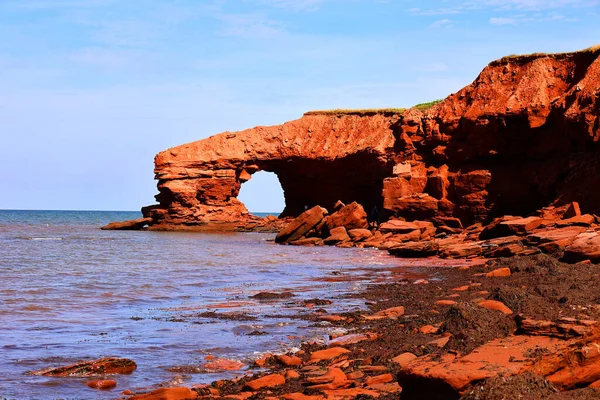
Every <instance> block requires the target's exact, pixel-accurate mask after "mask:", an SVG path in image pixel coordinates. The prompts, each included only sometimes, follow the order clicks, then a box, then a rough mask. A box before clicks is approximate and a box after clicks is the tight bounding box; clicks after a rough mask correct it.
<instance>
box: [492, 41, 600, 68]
mask: <svg viewBox="0 0 600 400" xmlns="http://www.w3.org/2000/svg"><path fill="white" fill-rule="evenodd" d="M586 53H589V54H595V53H600V44H599V45H596V46H592V47H588V48H587V49H583V50H578V51H572V52H566V53H532V54H511V55H508V56H506V57H502V58H501V59H499V60H496V61H492V62H491V63H490V65H492V66H493V65H501V64H506V63H507V62H529V61H533V60H535V59H538V58H542V57H557V58H564V57H571V56H574V55H576V54H586Z"/></svg>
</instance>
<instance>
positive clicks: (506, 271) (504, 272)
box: [485, 268, 510, 278]
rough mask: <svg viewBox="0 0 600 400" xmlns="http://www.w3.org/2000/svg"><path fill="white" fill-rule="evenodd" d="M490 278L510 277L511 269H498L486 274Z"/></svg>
mask: <svg viewBox="0 0 600 400" xmlns="http://www.w3.org/2000/svg"><path fill="white" fill-rule="evenodd" d="M485 276H486V277H488V278H494V277H507V276H510V268H498V269H495V270H493V271H490V272H488V273H487V274H485Z"/></svg>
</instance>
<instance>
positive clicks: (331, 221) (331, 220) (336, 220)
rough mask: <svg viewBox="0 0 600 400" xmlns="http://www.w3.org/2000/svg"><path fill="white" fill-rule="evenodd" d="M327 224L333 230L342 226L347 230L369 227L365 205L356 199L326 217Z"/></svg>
mask: <svg viewBox="0 0 600 400" xmlns="http://www.w3.org/2000/svg"><path fill="white" fill-rule="evenodd" d="M325 226H326V227H327V229H329V230H330V231H331V230H332V229H333V228H336V227H340V226H343V227H345V228H346V229H347V230H350V229H363V228H367V227H368V226H369V224H368V222H367V213H366V212H365V210H364V208H363V206H361V205H360V204H358V203H357V202H355V201H354V202H352V203H350V204H348V205H347V206H344V207H342V208H341V209H339V210H338V211H336V212H334V213H333V214H331V215H330V216H328V217H327V218H326V219H325Z"/></svg>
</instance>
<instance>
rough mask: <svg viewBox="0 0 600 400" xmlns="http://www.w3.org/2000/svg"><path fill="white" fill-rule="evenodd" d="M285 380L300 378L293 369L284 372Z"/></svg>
mask: <svg viewBox="0 0 600 400" xmlns="http://www.w3.org/2000/svg"><path fill="white" fill-rule="evenodd" d="M284 376H285V379H286V380H287V379H298V378H300V374H299V373H298V372H296V371H294V370H293V369H288V370H287V371H285V374H284Z"/></svg>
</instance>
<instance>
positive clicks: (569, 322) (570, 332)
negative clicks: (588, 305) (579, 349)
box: [517, 318, 599, 339]
mask: <svg viewBox="0 0 600 400" xmlns="http://www.w3.org/2000/svg"><path fill="white" fill-rule="evenodd" d="M598 324H599V322H598V321H594V320H580V319H575V318H560V319H559V320H558V321H543V320H534V319H531V318H517V325H518V327H519V329H518V330H519V332H520V333H521V334H527V335H544V336H553V337H559V338H563V339H569V338H573V337H581V336H584V335H587V334H591V333H592V332H593V331H594V328H595V327H596V326H597V325H598Z"/></svg>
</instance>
